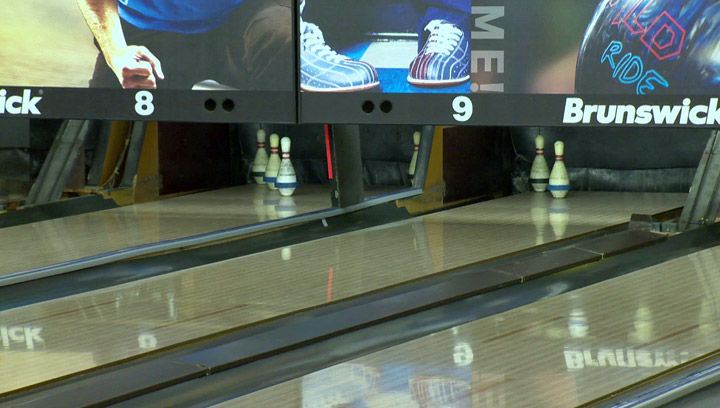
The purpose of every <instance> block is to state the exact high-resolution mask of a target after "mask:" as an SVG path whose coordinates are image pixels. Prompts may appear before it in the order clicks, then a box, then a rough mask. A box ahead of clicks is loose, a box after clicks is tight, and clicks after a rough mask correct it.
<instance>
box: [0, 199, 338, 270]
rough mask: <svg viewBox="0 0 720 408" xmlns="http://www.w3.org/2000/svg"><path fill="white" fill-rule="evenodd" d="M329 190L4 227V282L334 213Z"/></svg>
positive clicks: (136, 208) (169, 204) (159, 205)
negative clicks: (140, 249) (111, 255)
mask: <svg viewBox="0 0 720 408" xmlns="http://www.w3.org/2000/svg"><path fill="white" fill-rule="evenodd" d="M330 206H331V203H330V193H329V187H328V186H326V185H303V186H302V187H300V188H299V189H298V190H297V191H296V193H295V194H294V195H293V196H292V197H286V198H281V197H280V195H279V194H278V193H277V192H271V191H270V190H269V189H268V188H267V187H265V186H258V185H247V186H238V187H232V188H226V189H221V190H214V191H208V192H203V193H196V194H190V195H186V196H181V197H176V198H170V199H165V200H160V201H155V202H150V203H144V204H138V205H132V206H126V207H120V208H114V209H110V210H104V211H97V212H93V213H87V214H81V215H75V216H70V217H64V218H59V219H54V220H48V221H42V222H36V223H32V224H26V225H18V226H14V227H8V228H3V229H2V230H1V232H2V233H0V248H1V249H0V256H2V259H3V266H2V268H1V270H0V278H2V277H4V276H8V275H11V274H15V273H18V272H23V271H29V270H37V269H40V268H46V267H49V266H51V265H60V264H63V263H66V262H72V261H73V260H77V259H82V258H87V257H92V256H96V255H98V254H105V253H108V252H112V251H118V250H122V249H126V248H130V247H137V246H141V245H147V244H153V243H157V242H162V241H169V240H175V239H180V238H186V237H191V236H195V235H199V234H206V233H209V232H213V231H218V230H224V229H229V228H235V227H240V226H245V225H251V224H256V223H260V222H264V221H269V220H276V219H279V218H285V217H288V216H292V215H296V214H302V213H308V212H312V211H318V210H322V209H326V208H330Z"/></svg>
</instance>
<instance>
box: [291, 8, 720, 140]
mask: <svg viewBox="0 0 720 408" xmlns="http://www.w3.org/2000/svg"><path fill="white" fill-rule="evenodd" d="M343 16H345V17H343ZM347 16H352V19H353V27H349V26H348V24H347V18H348V17H347ZM718 16H720V13H718V4H717V2H716V1H714V0H706V1H703V0H699V1H688V0H591V1H569V0H545V1H536V0H512V1H500V0H416V1H408V2H403V1H379V0H375V1H373V0H369V1H365V2H347V1H337V0H314V1H312V2H310V0H308V4H307V6H306V7H305V8H304V10H303V12H302V13H301V15H300V24H299V29H300V36H299V41H300V47H299V48H300V64H299V65H300V66H299V69H300V74H301V75H300V82H301V83H300V89H301V120H303V121H306V122H350V123H352V122H359V123H373V122H381V123H382V122H390V123H434V124H473V125H530V126H532V125H539V126H545V125H547V126H550V125H573V126H575V125H578V126H582V125H589V126H598V125H611V126H717V125H719V124H720V110H719V109H718V108H719V104H718V100H717V98H716V97H715V95H717V91H718V90H720V62H718V61H720V51H718V50H719V49H720V48H718V46H717V40H716V38H715V37H717V36H720V34H718V32H719V31H718V30H716V29H715V28H716V25H717V24H718V21H720V17H718Z"/></svg>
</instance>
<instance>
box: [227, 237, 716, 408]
mask: <svg viewBox="0 0 720 408" xmlns="http://www.w3.org/2000/svg"><path fill="white" fill-rule="evenodd" d="M717 349H720V247H715V248H711V249H708V250H704V251H701V252H698V253H695V254H692V255H689V256H684V257H681V258H678V259H675V260H672V261H669V262H665V263H663V264H660V265H657V266H653V267H650V268H647V269H643V270H641V271H637V272H634V273H631V274H628V275H625V276H622V277H619V278H615V279H611V280H608V281H605V282H601V283H598V284H595V285H592V286H589V287H586V288H583V289H580V290H576V291H573V292H569V293H566V294H563V295H560V296H557V297H554V298H550V299H546V300H542V301H539V302H537V303H533V304H531V305H529V306H525V307H522V308H518V309H515V310H511V311H508V312H505V313H502V314H499V315H496V316H492V317H488V318H485V319H481V320H478V321H476V322H473V323H469V324H466V325H462V326H459V327H455V328H452V329H450V330H445V331H442V332H439V333H435V334H432V335H430V336H427V337H424V338H421V339H418V340H415V341H412V342H409V343H405V344H402V345H399V346H396V347H391V348H388V349H386V350H383V351H380V352H377V353H374V354H370V355H367V356H365V357H362V358H358V359H355V360H353V361H349V362H347V363H343V364H340V365H337V366H334V367H330V368H327V369H325V370H322V371H318V372H315V373H313V374H310V375H307V376H305V377H303V378H300V379H296V380H293V381H290V382H287V383H284V384H279V385H277V386H274V387H271V388H268V389H265V390H262V391H259V392H256V393H253V394H249V395H247V396H245V397H242V398H239V399H236V400H233V401H228V402H226V403H223V404H220V405H217V406H216V408H231V407H233V408H234V407H259V406H262V407H267V408H280V407H282V408H294V407H298V408H300V407H307V408H315V407H317V408H321V407H333V406H348V407H367V408H391V407H403V408H413V407H416V408H419V407H440V406H442V407H463V408H464V407H487V408H506V407H508V408H509V407H523V408H533V407H538V408H566V407H575V406H578V405H580V404H585V403H588V402H590V401H593V400H596V399H598V398H601V397H603V396H605V395H607V394H609V393H611V392H613V391H615V390H618V389H620V388H622V387H625V386H628V385H632V384H634V383H637V382H639V381H641V380H643V379H647V378H648V377H650V376H653V375H656V374H658V373H661V372H662V371H665V370H668V369H670V368H672V367H674V366H677V365H679V364H681V363H683V362H686V361H688V360H691V359H695V358H697V357H699V356H702V355H704V354H707V353H709V352H713V351H715V350H717Z"/></svg>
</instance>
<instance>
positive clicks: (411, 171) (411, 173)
mask: <svg viewBox="0 0 720 408" xmlns="http://www.w3.org/2000/svg"><path fill="white" fill-rule="evenodd" d="M413 145H414V148H413V155H412V159H410V167H409V168H408V176H410V180H412V179H413V178H414V177H415V166H416V165H417V157H418V150H420V132H415V133H413Z"/></svg>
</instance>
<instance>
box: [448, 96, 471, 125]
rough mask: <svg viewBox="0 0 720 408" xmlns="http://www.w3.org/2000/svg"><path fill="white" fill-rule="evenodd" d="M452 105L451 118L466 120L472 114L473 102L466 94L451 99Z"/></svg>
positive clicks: (459, 120)
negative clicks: (452, 113) (453, 112)
mask: <svg viewBox="0 0 720 408" xmlns="http://www.w3.org/2000/svg"><path fill="white" fill-rule="evenodd" d="M452 106H453V110H454V111H455V114H454V115H453V118H455V120H457V121H458V122H467V121H468V120H470V118H471V117H472V115H473V104H472V101H471V100H470V98H468V97H467V96H458V97H457V98H455V99H453V103H452Z"/></svg>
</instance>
